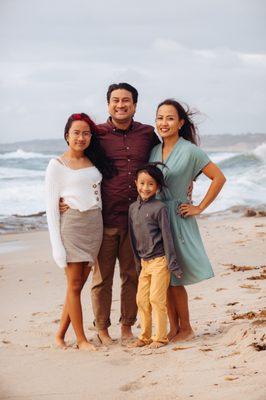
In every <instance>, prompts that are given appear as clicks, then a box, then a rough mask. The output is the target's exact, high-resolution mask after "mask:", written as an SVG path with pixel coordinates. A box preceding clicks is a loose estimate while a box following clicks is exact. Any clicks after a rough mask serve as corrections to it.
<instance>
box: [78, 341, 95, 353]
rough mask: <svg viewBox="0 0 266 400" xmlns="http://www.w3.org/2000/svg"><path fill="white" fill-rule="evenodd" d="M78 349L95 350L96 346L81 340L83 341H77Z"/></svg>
mask: <svg viewBox="0 0 266 400" xmlns="http://www.w3.org/2000/svg"><path fill="white" fill-rule="evenodd" d="M78 349H79V350H89V351H96V350H97V349H96V347H95V346H93V344H91V343H90V342H87V341H85V340H84V341H83V342H79V343H78Z"/></svg>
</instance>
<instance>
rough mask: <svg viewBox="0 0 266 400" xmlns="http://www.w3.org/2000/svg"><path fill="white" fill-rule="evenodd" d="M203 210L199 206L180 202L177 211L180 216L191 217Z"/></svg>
mask: <svg viewBox="0 0 266 400" xmlns="http://www.w3.org/2000/svg"><path fill="white" fill-rule="evenodd" d="M202 211H203V210H202V209H201V208H200V207H199V206H194V205H193V204H181V206H179V212H180V214H181V216H182V217H185V218H186V217H192V216H194V215H198V214H200V213H201V212H202Z"/></svg>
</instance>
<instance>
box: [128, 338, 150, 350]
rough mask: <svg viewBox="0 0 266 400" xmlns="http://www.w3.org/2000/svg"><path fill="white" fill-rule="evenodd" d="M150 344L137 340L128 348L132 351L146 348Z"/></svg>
mask: <svg viewBox="0 0 266 400" xmlns="http://www.w3.org/2000/svg"><path fill="white" fill-rule="evenodd" d="M147 344H148V343H146V342H143V340H140V339H137V340H136V341H135V342H132V343H129V344H128V346H127V347H129V348H130V349H133V348H136V347H144V346H147Z"/></svg>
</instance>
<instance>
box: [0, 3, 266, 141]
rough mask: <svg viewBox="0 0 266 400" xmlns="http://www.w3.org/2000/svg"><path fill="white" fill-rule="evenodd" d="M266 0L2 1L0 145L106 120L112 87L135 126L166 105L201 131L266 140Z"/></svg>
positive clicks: (54, 135) (55, 134)
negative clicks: (130, 90) (76, 121)
mask: <svg viewBox="0 0 266 400" xmlns="http://www.w3.org/2000/svg"><path fill="white" fill-rule="evenodd" d="M265 21H266V2H265V1H264V0H261V1H260V0H250V1H248V0H224V1H219V0H217V1H216V0H208V1H207V0H183V1H178V0H168V1H155V0H136V1H132V0H131V1H121V0H106V1H102V0H95V1H91V0H53V1H52V0H23V1H22V0H0V47H1V48H0V50H1V53H0V54H1V56H0V66H1V74H0V138H1V139H0V141H1V142H2V143H3V142H13V141H17V140H29V139H37V138H39V139H45V138H59V137H62V132H63V128H64V125H65V122H66V119H67V117H68V116H69V115H70V114H71V113H73V112H82V111H83V112H86V113H88V114H89V115H91V116H92V117H93V118H94V119H95V120H96V122H103V121H104V120H105V119H106V118H107V115H108V114H107V109H106V100H105V93H106V89H107V87H108V85H109V84H110V83H113V82H121V81H126V82H129V83H131V84H133V85H134V86H136V88H137V89H138V90H139V103H138V111H137V114H136V118H135V119H136V120H139V121H141V122H146V123H150V124H153V122H154V118H155V109H156V105H157V104H158V103H159V102H160V101H161V100H164V99H165V98H167V97H174V98H176V99H178V100H181V101H183V102H186V103H188V104H189V105H190V106H191V107H193V108H196V109H198V110H200V111H201V112H202V115H201V117H200V132H201V133H202V134H208V133H209V134H212V133H220V134H222V133H246V132H261V133H266V118H265V117H266V40H265V39H266V35H265V31H266V24H265Z"/></svg>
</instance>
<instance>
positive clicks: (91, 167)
mask: <svg viewBox="0 0 266 400" xmlns="http://www.w3.org/2000/svg"><path fill="white" fill-rule="evenodd" d="M96 134H97V127H96V125H95V124H94V122H93V121H92V120H91V119H90V118H89V116H88V115H86V114H84V113H81V114H73V115H71V116H70V117H69V119H68V121H67V124H66V126H65V134H64V137H65V140H66V142H67V144H68V150H67V151H66V152H65V153H64V154H62V155H61V156H60V157H58V158H56V159H52V160H50V162H49V165H48V167H47V170H46V178H45V186H46V204H47V210H46V213H47V221H48V228H49V233H50V240H51V244H52V250H53V257H54V260H55V262H56V263H57V265H58V266H59V267H60V268H64V269H65V273H66V277H67V293H66V300H65V304H64V307H63V313H62V316H61V320H60V326H59V330H58V332H57V334H56V343H57V345H59V346H60V347H61V348H66V347H67V346H66V343H65V340H64V338H65V333H66V331H67V329H68V326H69V324H70V322H71V323H72V325H73V328H74V331H75V334H76V337H77V346H78V348H79V349H82V350H83V349H84V350H95V347H94V346H93V345H92V344H91V343H89V342H88V340H87V338H86V336H85V333H84V329H83V319H82V308H81V300H80V295H81V290H82V288H83V286H84V284H85V282H86V280H87V278H88V276H89V273H90V270H91V267H92V265H93V264H94V263H95V261H96V258H97V255H98V252H99V249H100V245H101V241H102V231H103V225H102V215H101V207H102V204H101V188H100V184H101V180H102V175H104V176H105V177H107V178H108V177H110V176H111V175H112V165H111V163H110V161H109V160H108V159H107V158H106V156H105V154H104V151H103V149H102V148H101V147H100V145H99V142H98V139H97V136H96ZM60 197H63V198H64V202H65V203H66V204H67V205H68V206H69V209H68V211H66V212H65V213H63V214H62V215H61V216H60V213H59V199H60Z"/></svg>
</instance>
